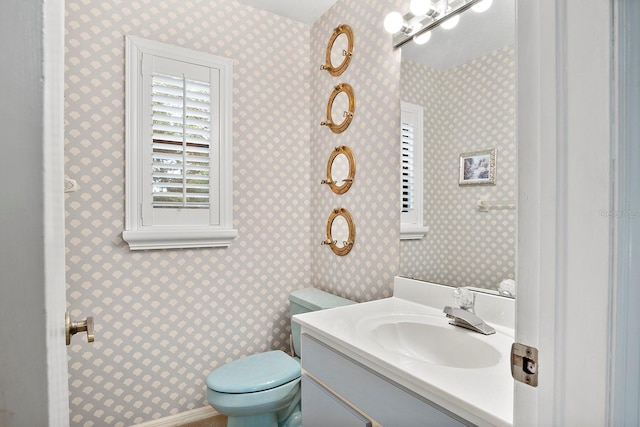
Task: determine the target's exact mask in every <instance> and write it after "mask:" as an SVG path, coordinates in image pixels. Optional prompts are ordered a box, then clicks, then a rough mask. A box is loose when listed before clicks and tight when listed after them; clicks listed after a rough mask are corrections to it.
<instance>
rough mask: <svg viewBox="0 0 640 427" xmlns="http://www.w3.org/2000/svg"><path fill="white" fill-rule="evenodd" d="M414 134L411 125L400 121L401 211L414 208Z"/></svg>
mask: <svg viewBox="0 0 640 427" xmlns="http://www.w3.org/2000/svg"><path fill="white" fill-rule="evenodd" d="M413 155H414V134H413V125H411V124H410V123H405V121H404V120H403V121H402V127H401V136H400V163H401V177H400V179H401V182H400V185H401V192H402V194H401V203H402V212H404V213H407V212H411V211H413V208H414V164H413V161H414V157H413Z"/></svg>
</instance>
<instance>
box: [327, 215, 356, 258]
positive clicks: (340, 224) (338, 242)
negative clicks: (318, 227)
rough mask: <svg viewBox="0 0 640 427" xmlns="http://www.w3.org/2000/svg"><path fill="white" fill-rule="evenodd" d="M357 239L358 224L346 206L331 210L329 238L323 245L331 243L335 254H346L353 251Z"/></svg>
mask: <svg viewBox="0 0 640 427" xmlns="http://www.w3.org/2000/svg"><path fill="white" fill-rule="evenodd" d="M355 240H356V226H355V224H354V222H353V218H352V217H351V214H350V213H349V211H348V210H346V209H345V208H336V209H334V210H332V211H331V214H330V215H329V219H328V220H327V240H325V241H324V242H322V244H323V245H329V246H330V247H331V250H332V251H333V253H334V254H336V255H338V256H345V255H346V254H348V253H349V252H350V251H351V248H353V245H354V244H355Z"/></svg>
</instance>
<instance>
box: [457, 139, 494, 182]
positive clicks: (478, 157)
mask: <svg viewBox="0 0 640 427" xmlns="http://www.w3.org/2000/svg"><path fill="white" fill-rule="evenodd" d="M458 184H459V185H496V149H495V148H494V149H492V150H484V151H475V152H473V153H463V154H460V181H459V183H458Z"/></svg>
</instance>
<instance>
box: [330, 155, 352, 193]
mask: <svg viewBox="0 0 640 427" xmlns="http://www.w3.org/2000/svg"><path fill="white" fill-rule="evenodd" d="M355 176H356V160H355V158H354V157H353V152H351V149H350V148H349V147H347V146H344V145H341V146H340V147H336V148H334V149H333V151H332V152H331V155H330V156H329V160H328V161H327V179H324V180H322V184H328V185H329V188H331V191H333V192H334V193H336V194H344V193H346V192H347V191H349V188H351V184H353V180H354V178H355Z"/></svg>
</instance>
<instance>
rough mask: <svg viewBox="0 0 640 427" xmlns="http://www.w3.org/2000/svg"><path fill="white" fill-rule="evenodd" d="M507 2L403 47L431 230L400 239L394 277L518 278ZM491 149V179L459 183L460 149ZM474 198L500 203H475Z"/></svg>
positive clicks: (478, 283) (404, 93)
mask: <svg viewBox="0 0 640 427" xmlns="http://www.w3.org/2000/svg"><path fill="white" fill-rule="evenodd" d="M514 3H515V2H514V1H513V0H501V1H494V2H493V5H492V6H491V7H490V8H489V9H488V10H487V11H485V12H483V13H476V12H475V11H472V10H467V11H465V12H464V13H462V14H461V15H460V20H459V23H458V25H457V26H456V27H455V28H452V29H448V30H447V29H443V28H436V29H434V30H432V31H431V32H430V33H431V34H430V37H425V38H428V39H429V40H428V41H427V42H426V43H425V44H423V45H417V44H416V43H415V42H411V43H409V44H407V45H404V46H403V47H402V65H401V99H402V101H404V102H408V103H412V104H416V105H420V106H422V107H423V111H424V130H423V133H424V136H423V143H424V161H423V164H424V170H423V171H422V174H421V175H422V179H423V184H424V190H423V191H424V197H423V208H424V214H423V215H424V225H425V226H426V227H428V228H429V231H428V233H427V234H426V236H425V237H424V238H422V239H413V240H402V241H401V257H400V258H401V263H400V275H401V276H404V277H411V278H415V279H419V280H425V281H429V282H433V283H440V284H444V285H450V286H475V287H479V288H485V289H492V290H498V288H499V285H500V283H501V282H503V281H505V280H510V279H514V278H515V267H516V266H515V260H516V257H515V247H516V240H515V239H516V220H517V215H516V210H515V208H514V207H515V202H516V199H517V194H516V192H517V184H516V171H517V169H516V167H517V165H516V127H515V126H516V68H515V50H514V49H515V4H514ZM493 149H495V150H496V183H495V185H484V186H476V185H465V186H460V185H459V176H460V170H459V168H460V163H459V162H460V155H461V154H463V153H470V152H479V151H484V150H493ZM479 202H484V204H483V205H482V206H487V205H489V206H491V204H492V203H494V202H495V203H496V206H499V207H496V208H490V209H479V208H478V206H479V205H478V204H479ZM498 203H499V205H498ZM505 206H506V208H505ZM509 207H510V208H509ZM510 289H513V287H512V286H511V287H510Z"/></svg>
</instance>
